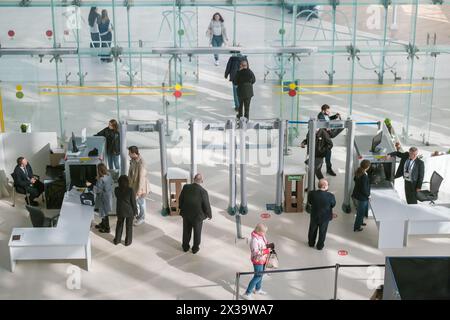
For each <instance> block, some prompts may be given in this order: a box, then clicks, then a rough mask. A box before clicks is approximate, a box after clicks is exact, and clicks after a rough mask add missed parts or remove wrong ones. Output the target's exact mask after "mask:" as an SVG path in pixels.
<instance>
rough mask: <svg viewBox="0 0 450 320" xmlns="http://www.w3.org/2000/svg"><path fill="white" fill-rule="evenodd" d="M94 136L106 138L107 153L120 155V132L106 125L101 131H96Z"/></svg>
mask: <svg viewBox="0 0 450 320" xmlns="http://www.w3.org/2000/svg"><path fill="white" fill-rule="evenodd" d="M96 136H102V137H105V138H106V153H107V154H108V155H115V156H118V155H120V134H119V133H118V132H115V131H114V130H111V129H110V128H109V127H106V128H105V129H103V130H102V131H100V132H98V133H97V134H96Z"/></svg>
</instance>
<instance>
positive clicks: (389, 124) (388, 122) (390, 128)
mask: <svg viewBox="0 0 450 320" xmlns="http://www.w3.org/2000/svg"><path fill="white" fill-rule="evenodd" d="M384 124H385V125H386V128H387V129H388V130H389V133H390V134H392V121H391V119H389V118H386V119H384Z"/></svg>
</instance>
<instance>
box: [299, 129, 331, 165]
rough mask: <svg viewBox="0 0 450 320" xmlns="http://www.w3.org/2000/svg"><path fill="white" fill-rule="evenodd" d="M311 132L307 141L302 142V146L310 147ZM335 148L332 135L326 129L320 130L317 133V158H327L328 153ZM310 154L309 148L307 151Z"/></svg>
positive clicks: (307, 136)
mask: <svg viewBox="0 0 450 320" xmlns="http://www.w3.org/2000/svg"><path fill="white" fill-rule="evenodd" d="M308 141H309V132H308V133H307V134H306V139H305V140H303V141H302V144H304V145H308ZM332 148H333V141H332V140H331V136H330V133H329V132H328V131H327V130H326V129H323V128H322V129H319V131H317V133H316V148H315V149H316V150H315V151H316V152H315V153H316V155H315V157H316V158H324V157H325V156H326V151H327V150H331V149H332ZM307 153H309V148H308V149H307Z"/></svg>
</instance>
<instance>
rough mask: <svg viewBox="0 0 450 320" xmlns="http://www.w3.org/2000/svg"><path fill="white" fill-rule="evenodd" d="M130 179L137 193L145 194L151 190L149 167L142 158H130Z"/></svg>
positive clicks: (131, 185)
mask: <svg viewBox="0 0 450 320" xmlns="http://www.w3.org/2000/svg"><path fill="white" fill-rule="evenodd" d="M128 179H129V180H130V187H131V188H132V189H133V191H134V192H135V193H136V195H137V194H143V195H144V196H145V195H146V194H148V193H149V192H150V184H149V182H148V179H147V169H145V163H144V161H143V160H142V158H140V157H139V159H137V160H133V159H131V160H130V169H129V170H128Z"/></svg>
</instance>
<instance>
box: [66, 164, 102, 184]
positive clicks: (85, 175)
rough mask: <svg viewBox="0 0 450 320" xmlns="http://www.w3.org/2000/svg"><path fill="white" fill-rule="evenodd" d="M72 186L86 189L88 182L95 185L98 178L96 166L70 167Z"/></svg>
mask: <svg viewBox="0 0 450 320" xmlns="http://www.w3.org/2000/svg"><path fill="white" fill-rule="evenodd" d="M69 170H70V186H71V187H72V186H77V187H86V182H87V181H89V182H91V183H94V182H95V180H96V177H97V166H96V165H95V164H82V165H80V164H78V165H70V166H69Z"/></svg>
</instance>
